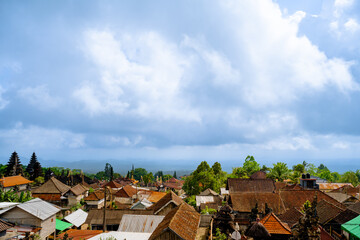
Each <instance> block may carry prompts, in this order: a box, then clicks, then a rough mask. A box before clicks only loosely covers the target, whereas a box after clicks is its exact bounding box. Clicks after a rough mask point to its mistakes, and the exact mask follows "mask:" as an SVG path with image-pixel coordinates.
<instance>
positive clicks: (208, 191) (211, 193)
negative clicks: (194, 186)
mask: <svg viewBox="0 0 360 240" xmlns="http://www.w3.org/2000/svg"><path fill="white" fill-rule="evenodd" d="M199 195H200V196H217V195H219V194H218V193H217V192H215V191H214V190H212V189H210V188H208V189H206V190H204V191H202V192H201V193H200V194H199Z"/></svg>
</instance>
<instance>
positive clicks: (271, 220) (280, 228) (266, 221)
mask: <svg viewBox="0 0 360 240" xmlns="http://www.w3.org/2000/svg"><path fill="white" fill-rule="evenodd" d="M260 222H261V223H262V224H263V225H264V226H265V228H266V230H268V232H269V233H270V234H286V235H290V234H291V230H290V228H289V226H288V225H287V224H286V223H283V222H281V220H280V219H279V218H278V217H277V216H276V215H275V214H274V213H273V212H271V213H269V214H268V215H266V216H265V217H264V218H263V219H261V220H260Z"/></svg>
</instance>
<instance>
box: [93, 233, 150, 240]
mask: <svg viewBox="0 0 360 240" xmlns="http://www.w3.org/2000/svg"><path fill="white" fill-rule="evenodd" d="M150 236H151V233H134V232H107V233H101V234H99V235H96V236H95V237H92V238H89V240H100V239H108V238H111V237H113V238H115V239H117V240H148V239H149V237H150Z"/></svg>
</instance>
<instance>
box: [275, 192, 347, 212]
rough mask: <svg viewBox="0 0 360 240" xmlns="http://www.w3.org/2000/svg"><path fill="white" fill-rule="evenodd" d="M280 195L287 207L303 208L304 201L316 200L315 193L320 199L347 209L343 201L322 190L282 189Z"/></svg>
mask: <svg viewBox="0 0 360 240" xmlns="http://www.w3.org/2000/svg"><path fill="white" fill-rule="evenodd" d="M279 195H280V198H281V200H282V201H283V203H284V205H285V208H286V209H291V208H297V209H301V208H302V207H303V205H304V203H305V202H306V201H307V200H309V201H310V202H312V201H313V200H314V197H315V195H316V196H317V199H318V201H321V200H326V201H328V202H329V203H332V204H334V205H335V206H337V207H339V208H341V209H344V210H345V209H346V206H345V205H343V204H342V203H340V202H338V201H336V200H335V199H333V198H332V197H330V196H328V195H326V194H325V193H323V192H321V191H320V190H313V189H312V190H284V189H283V190H280V191H279Z"/></svg>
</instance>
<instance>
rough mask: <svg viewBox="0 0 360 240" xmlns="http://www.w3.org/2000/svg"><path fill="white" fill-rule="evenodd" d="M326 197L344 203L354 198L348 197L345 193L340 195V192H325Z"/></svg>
mask: <svg viewBox="0 0 360 240" xmlns="http://www.w3.org/2000/svg"><path fill="white" fill-rule="evenodd" d="M326 194H327V195H329V196H330V197H332V198H334V199H336V200H337V201H338V202H341V203H343V202H346V201H347V200H349V199H350V198H355V197H353V196H351V195H348V194H346V193H342V192H327V193H326Z"/></svg>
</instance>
